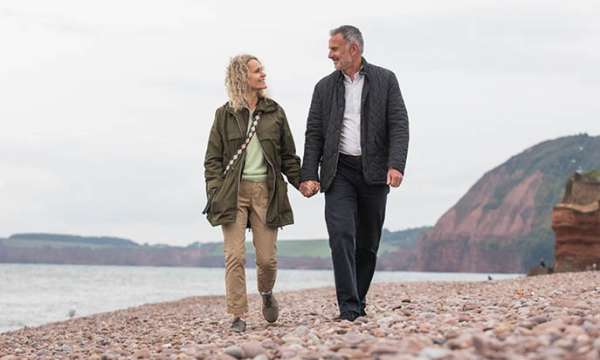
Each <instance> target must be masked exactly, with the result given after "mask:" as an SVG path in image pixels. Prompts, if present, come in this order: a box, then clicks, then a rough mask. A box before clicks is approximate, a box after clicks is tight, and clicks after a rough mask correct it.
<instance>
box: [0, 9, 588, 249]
mask: <svg viewBox="0 0 600 360" xmlns="http://www.w3.org/2000/svg"><path fill="white" fill-rule="evenodd" d="M598 18H600V3H599V2H598V1H569V2H567V1H564V0H560V1H553V0H550V1H537V0H532V1H520V0H519V1H515V0H504V1H481V0H472V1H471V0H456V1H452V2H449V1H441V0H440V1H432V0H423V1H419V2H415V1H412V2H406V1H396V2H391V1H389V2H388V1H369V2H368V3H365V2H364V1H331V2H325V1H303V2H285V1H272V0H265V1H260V2H237V1H233V2H217V1H191V0H171V1H168V2H167V1H148V0H146V1H141V0H118V1H116V0H105V1H87V0H56V1H52V2H48V1H42V0H1V1H0V45H1V46H0V237H5V236H9V235H10V234H14V233H20V232H52V233H66V234H79V235H90V236H99V235H104V236H119V237H125V238H129V239H132V240H134V241H136V242H138V243H149V244H156V243H162V244H171V245H187V244H189V243H192V242H196V241H199V242H208V241H220V240H221V238H222V236H221V230H220V228H218V227H211V226H210V225H209V224H208V222H207V221H206V219H205V217H204V216H203V215H202V214H201V211H202V209H203V207H204V205H205V202H206V196H205V193H204V191H205V185H204V175H203V171H204V169H203V161H204V154H205V151H206V143H207V138H208V132H209V129H210V126H211V124H212V121H213V118H214V112H215V109H216V108H217V107H219V106H221V105H223V104H224V103H225V102H226V101H227V98H226V92H225V88H224V74H225V67H226V65H227V63H228V61H229V59H230V57H232V56H234V55H236V54H239V53H251V54H254V55H256V56H258V57H259V58H260V59H261V60H262V63H263V64H264V66H265V68H266V72H267V83H268V86H269V93H270V96H272V97H273V98H274V99H275V100H276V101H277V102H278V103H279V104H281V105H282V106H283V108H284V109H285V110H286V113H287V116H288V121H289V122H290V126H291V130H292V132H293V135H294V137H295V141H296V147H297V150H298V154H299V155H300V156H302V153H303V148H304V130H305V126H306V117H307V113H308V107H309V104H310V98H311V94H312V90H313V87H314V85H315V83H316V82H317V81H318V80H319V79H321V78H322V77H324V76H326V75H327V74H329V73H330V72H331V71H333V64H332V63H331V61H330V60H329V59H328V58H327V41H328V38H329V30H330V29H332V28H334V27H337V26H339V25H343V24H352V25H355V26H357V27H359V28H360V29H361V31H362V33H363V36H364V39H365V52H364V56H365V58H366V59H367V60H368V61H369V62H371V63H374V64H377V65H380V66H383V67H386V68H388V69H390V70H392V71H394V72H395V74H396V76H397V77H398V80H399V83H400V88H401V90H402V93H403V97H404V100H405V103H406V106H407V110H408V114H409V119H410V120H409V122H410V147H409V154H408V161H407V167H406V173H405V179H404V182H403V184H402V185H401V187H400V188H398V189H393V190H392V191H391V192H390V195H389V197H388V206H387V217H386V222H385V227H386V228H387V229H389V230H393V231H395V230H401V229H405V228H410V227H416V226H423V225H433V224H435V222H436V221H437V219H438V218H439V217H440V216H441V215H442V214H443V213H444V212H445V211H447V210H448V209H449V208H450V207H451V206H453V205H454V204H455V203H456V202H457V201H458V200H459V199H460V197H461V196H462V195H463V194H464V193H465V192H466V191H467V190H468V189H469V188H470V187H471V186H472V185H473V184H474V183H475V182H476V181H477V180H478V179H479V178H480V177H481V176H482V175H483V174H484V173H485V172H487V171H489V170H491V169H492V168H494V167H496V166H498V165H499V164H501V163H502V162H504V161H506V160H507V159H508V158H509V157H511V156H513V155H515V154H517V153H519V152H521V151H523V150H525V149H526V148H528V147H530V146H533V145H535V144H536V143H539V142H541V141H544V140H548V139H553V138H557V137H561V136H566V135H573V134H578V133H584V132H585V133H588V134H590V135H599V134H600V121H599V120H600V119H598V114H599V113H600V101H598V99H597V97H598V94H599V93H600V68H599V67H598V64H600V47H599V46H598V44H600V22H598V21H597V19H598ZM290 201H291V203H292V206H293V209H294V213H295V219H296V223H295V224H294V225H292V226H288V227H285V228H284V229H283V230H280V233H279V238H280V239H305V238H326V236H327V233H326V227H325V222H324V218H323V217H324V216H323V208H324V198H323V196H322V194H321V195H318V196H315V197H313V198H311V199H304V198H303V197H302V196H301V195H300V194H299V193H298V192H297V191H296V190H295V189H293V188H292V187H290Z"/></svg>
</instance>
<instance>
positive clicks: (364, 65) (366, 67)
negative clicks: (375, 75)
mask: <svg viewBox="0 0 600 360" xmlns="http://www.w3.org/2000/svg"><path fill="white" fill-rule="evenodd" d="M371 68H372V65H370V64H369V63H368V62H367V59H365V58H364V57H361V62H360V70H358V72H359V73H360V74H362V75H365V77H368V76H369V73H370V72H371ZM336 72H337V76H338V80H341V81H343V80H344V73H343V72H342V70H337V71H336Z"/></svg>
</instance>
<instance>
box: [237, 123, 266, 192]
mask: <svg viewBox="0 0 600 360" xmlns="http://www.w3.org/2000/svg"><path fill="white" fill-rule="evenodd" d="M249 113H250V118H249V119H248V130H250V126H251V125H252V111H249ZM259 121H260V120H259ZM242 180H246V181H254V182H263V181H266V180H267V163H266V162H265V156H264V154H263V150H262V146H260V141H259V140H258V136H257V135H256V134H254V136H253V137H252V139H251V140H250V143H249V144H248V148H246V162H245V163H244V171H243V172H242Z"/></svg>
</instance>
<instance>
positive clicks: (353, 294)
mask: <svg viewBox="0 0 600 360" xmlns="http://www.w3.org/2000/svg"><path fill="white" fill-rule="evenodd" d="M356 200H357V196H356V190H355V189H354V186H353V185H352V183H351V181H350V180H349V179H348V178H347V177H346V176H344V171H342V169H341V164H340V166H339V167H338V172H337V174H336V176H335V178H334V180H333V183H332V185H331V187H330V188H329V190H328V191H327V192H326V193H325V222H326V223H327V231H328V233H329V246H330V248H331V258H332V261H333V273H334V278H335V288H336V295H337V301H338V306H339V308H340V313H341V314H345V313H350V314H352V313H354V315H357V314H360V310H361V306H360V298H359V295H358V291H357V286H356V259H355V243H354V241H355V240H354V237H355V221H356V216H357V207H356Z"/></svg>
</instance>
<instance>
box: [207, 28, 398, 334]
mask: <svg viewBox="0 0 600 360" xmlns="http://www.w3.org/2000/svg"><path fill="white" fill-rule="evenodd" d="M363 47H364V41H363V37H362V34H361V32H360V31H359V29H357V28H356V27H354V26H350V25H344V26H340V27H338V28H336V29H333V30H331V32H330V38H329V58H330V59H331V60H332V61H333V63H334V65H335V71H334V72H333V73H331V74H329V75H328V76H326V77H324V78H323V79H321V80H320V81H319V82H318V83H317V85H316V86H315V88H314V92H313V96H312V101H311V105H310V110H309V114H308V120H307V124H306V133H305V136H306V138H305V146H304V158H303V162H302V166H300V158H299V157H298V156H297V155H296V148H295V145H294V139H293V136H292V133H291V130H290V127H289V125H288V122H287V118H286V115H285V112H284V111H283V108H282V107H281V106H280V105H279V104H277V103H276V102H275V101H273V100H272V99H270V98H269V97H267V95H266V93H265V90H266V88H267V85H266V83H265V77H266V76H265V72H264V69H263V67H262V64H261V62H260V61H259V60H258V59H257V58H256V57H254V56H251V55H238V56H236V57H234V58H233V59H231V62H230V64H229V66H228V68H227V75H226V80H225V84H226V88H227V92H228V95H229V101H228V102H227V103H226V104H225V105H223V106H222V107H220V108H218V109H217V111H216V114H215V119H214V122H213V125H212V129H211V132H210V136H209V142H208V147H207V150H206V157H205V162H204V167H205V179H206V190H207V198H208V203H207V206H206V208H205V210H204V212H205V213H206V214H207V217H208V220H209V221H210V223H211V224H212V225H213V226H217V225H221V228H222V230H223V238H224V253H225V283H226V299H227V312H228V313H230V314H231V315H232V316H233V322H232V324H231V329H232V330H233V331H237V332H243V331H245V329H246V321H245V316H246V314H247V313H248V302H247V295H246V278H245V268H244V266H245V246H244V241H245V229H246V228H250V229H251V230H252V238H253V243H254V247H255V249H256V271H257V282H258V291H259V292H260V294H261V296H262V313H263V316H264V318H265V320H266V321H268V322H275V321H276V320H277V318H278V316H279V305H278V303H277V301H276V300H275V297H274V296H273V292H272V290H273V286H274V285H275V278H276V273H277V255H276V250H277V246H276V241H277V229H278V228H280V227H283V226H285V225H289V224H292V223H293V222H294V219H293V214H292V208H291V205H290V202H289V199H288V196H287V183H286V182H285V180H284V179H283V176H282V174H285V176H286V178H287V181H288V182H289V183H290V184H292V185H293V186H294V187H295V188H297V189H298V190H299V191H300V192H302V194H303V195H304V196H306V197H310V196H313V195H314V194H316V193H317V192H319V190H320V191H321V192H323V193H324V194H325V221H326V224H327V231H328V234H329V245H330V248H331V256H332V261H333V269H334V277H335V287H336V295H337V303H338V306H339V311H340V314H339V319H344V320H349V321H354V320H355V319H356V318H357V317H359V316H365V315H366V312H365V307H366V295H367V291H368V290H369V286H370V284H371V280H372V278H373V273H374V272H375V265H376V260H377V249H378V247H379V240H380V237H381V231H382V227H383V222H384V218H385V207H386V200H387V194H388V193H389V189H390V186H391V187H398V186H400V183H401V182H402V178H403V174H404V167H405V164H406V156H407V151H408V139H409V136H408V116H407V113H406V108H405V106H404V101H403V100H402V95H401V93H400V88H399V85H398V81H397V79H396V76H395V75H394V73H393V72H391V71H390V70H387V69H384V68H382V67H379V66H376V65H373V64H369V63H367V61H366V60H365V59H364V57H363V56H362V54H363ZM319 167H320V171H319Z"/></svg>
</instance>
